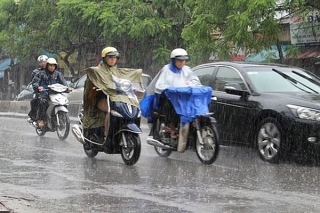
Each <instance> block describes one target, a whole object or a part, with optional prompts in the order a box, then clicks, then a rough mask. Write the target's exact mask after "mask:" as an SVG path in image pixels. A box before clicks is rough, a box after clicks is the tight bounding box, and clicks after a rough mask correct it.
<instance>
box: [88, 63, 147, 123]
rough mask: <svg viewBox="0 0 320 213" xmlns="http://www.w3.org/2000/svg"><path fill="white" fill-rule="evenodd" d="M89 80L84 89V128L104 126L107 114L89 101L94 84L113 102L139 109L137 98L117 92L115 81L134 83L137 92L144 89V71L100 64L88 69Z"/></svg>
mask: <svg viewBox="0 0 320 213" xmlns="http://www.w3.org/2000/svg"><path fill="white" fill-rule="evenodd" d="M86 73H87V76H88V77H87V80H86V82H85V88H84V97H83V100H84V108H85V110H84V118H83V126H84V128H96V127H100V126H104V118H105V112H103V111H101V110H99V109H98V108H97V107H96V102H89V101H87V99H88V96H90V93H91V92H92V84H93V85H94V86H96V87H98V88H100V89H101V90H102V92H103V93H104V94H106V95H109V97H110V99H111V101H120V102H124V103H128V104H131V105H134V106H136V107H139V101H138V99H137V98H136V97H135V98H133V97H131V98H130V96H128V95H125V94H121V93H119V92H117V90H116V89H117V86H116V82H115V80H114V79H117V78H119V79H127V80H130V81H131V82H132V83H133V86H134V88H135V89H137V90H141V89H143V86H142V69H129V68H117V66H113V67H109V66H107V65H106V64H105V63H103V62H100V64H99V65H98V66H96V67H90V68H88V69H86Z"/></svg>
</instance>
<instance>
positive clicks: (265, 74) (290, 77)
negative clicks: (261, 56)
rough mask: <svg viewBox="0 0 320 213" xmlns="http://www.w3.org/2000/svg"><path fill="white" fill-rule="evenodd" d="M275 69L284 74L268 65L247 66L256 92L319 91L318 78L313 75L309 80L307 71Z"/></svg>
mask: <svg viewBox="0 0 320 213" xmlns="http://www.w3.org/2000/svg"><path fill="white" fill-rule="evenodd" d="M276 70H277V71H279V72H281V73H283V74H284V76H282V75H281V74H279V73H278V72H276V71H274V70H272V68H270V67H267V68H258V69H257V68H248V69H247V74H248V77H249V79H250V80H251V81H252V83H253V85H254V87H255V88H256V89H257V91H258V92H302V91H304V92H309V93H310V92H311V93H320V87H319V84H320V82H319V80H318V79H316V78H314V77H313V78H311V79H312V80H311V81H310V80H308V79H309V78H308V77H311V75H309V74H308V73H306V72H302V71H298V70H292V69H289V68H278V69H276ZM296 73H299V74H300V75H297V74H296ZM286 76H287V77H286ZM303 76H304V77H303ZM270 82H272V83H270ZM313 82H315V83H313Z"/></svg>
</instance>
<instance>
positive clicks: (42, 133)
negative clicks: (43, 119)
mask: <svg viewBox="0 0 320 213" xmlns="http://www.w3.org/2000/svg"><path fill="white" fill-rule="evenodd" d="M36 133H37V135H39V136H44V134H46V130H44V128H42V129H40V128H36Z"/></svg>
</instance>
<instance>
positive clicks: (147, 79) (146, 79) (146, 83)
mask: <svg viewBox="0 0 320 213" xmlns="http://www.w3.org/2000/svg"><path fill="white" fill-rule="evenodd" d="M142 81H143V87H144V88H147V87H148V86H149V84H150V83H151V81H152V79H151V77H150V76H147V75H142Z"/></svg>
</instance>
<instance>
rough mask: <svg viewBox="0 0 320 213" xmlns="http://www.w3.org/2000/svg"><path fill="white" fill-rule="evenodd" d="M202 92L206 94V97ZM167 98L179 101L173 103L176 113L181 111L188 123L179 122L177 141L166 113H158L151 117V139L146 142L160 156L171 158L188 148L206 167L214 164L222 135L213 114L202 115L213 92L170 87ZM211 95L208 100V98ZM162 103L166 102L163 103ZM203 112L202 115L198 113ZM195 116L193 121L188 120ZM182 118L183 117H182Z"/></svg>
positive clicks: (166, 92) (165, 92) (155, 112)
mask: <svg viewBox="0 0 320 213" xmlns="http://www.w3.org/2000/svg"><path fill="white" fill-rule="evenodd" d="M203 92H205V93H207V95H205V94H204V93H203ZM164 94H165V96H164V97H167V98H169V99H170V100H173V101H176V104H173V106H174V108H175V111H176V112H177V111H178V112H179V113H178V114H179V115H182V116H183V118H184V119H186V120H187V121H188V122H185V123H183V124H181V123H180V122H178V124H177V126H176V132H178V133H179V134H178V138H176V139H173V138H172V137H171V132H170V131H171V130H170V128H169V127H168V124H167V123H166V120H167V118H166V117H167V116H168V115H166V114H161V113H160V112H159V111H157V110H155V111H154V113H153V118H152V124H153V127H152V131H151V135H152V136H153V137H152V138H147V143H148V144H149V145H152V146H154V148H155V151H156V153H157V154H158V155H159V156H160V157H168V156H170V154H171V153H172V151H178V152H184V151H185V150H187V149H191V150H195V151H196V153H197V156H198V158H199V160H200V161H201V162H202V163H203V164H212V163H213V162H214V161H215V160H216V159H217V156H218V153H219V135H218V131H217V128H216V120H215V119H214V117H213V116H212V115H213V113H208V112H205V113H201V112H204V111H203V109H205V108H207V107H208V104H209V103H210V100H211V89H209V90H205V91H204V90H202V89H198V88H189V89H185V88H173V87H171V88H168V89H167V90H165V91H164ZM208 95H209V96H210V97H209V98H207V99H206V97H208ZM162 102H163V101H162ZM199 113H200V114H199ZM191 114H193V115H194V116H193V118H191V117H188V116H190V115H191ZM180 118H181V116H180Z"/></svg>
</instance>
